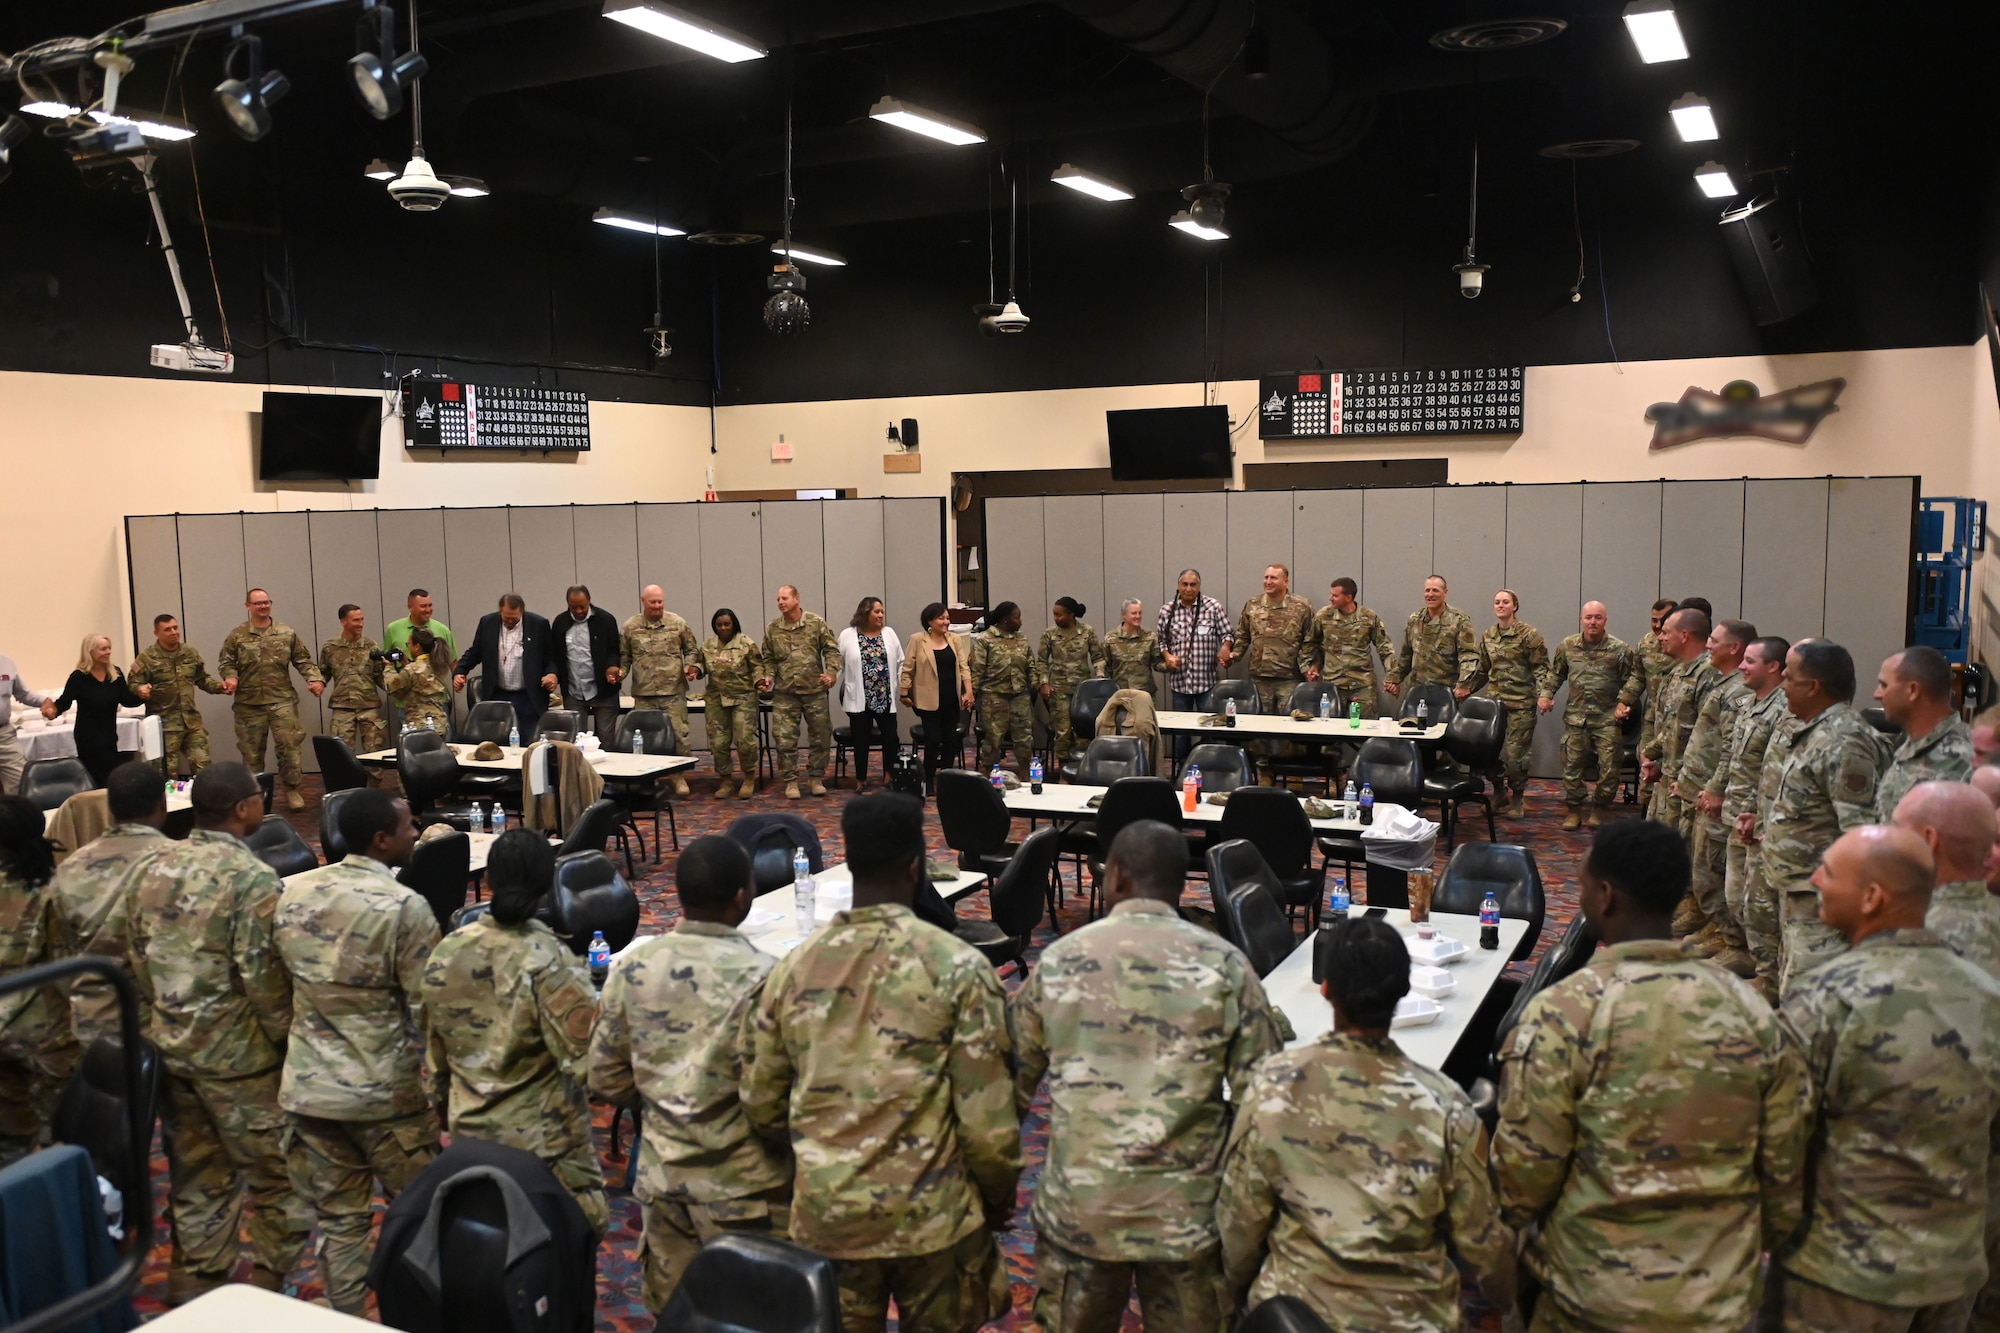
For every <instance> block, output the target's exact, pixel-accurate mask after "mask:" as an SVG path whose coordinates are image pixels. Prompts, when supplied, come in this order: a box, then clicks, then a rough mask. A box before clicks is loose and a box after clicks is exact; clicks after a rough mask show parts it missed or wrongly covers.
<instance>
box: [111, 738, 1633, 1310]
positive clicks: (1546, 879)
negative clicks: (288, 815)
mask: <svg viewBox="0 0 2000 1333" xmlns="http://www.w3.org/2000/svg"><path fill="white" fill-rule="evenodd" d="M308 782H309V783H310V784H313V786H312V789H311V790H308V792H307V793H306V795H307V797H308V802H309V807H308V810H307V812H306V813H305V814H303V815H299V816H294V817H293V818H292V822H293V823H294V824H295V825H296V826H297V827H298V829H299V832H300V833H301V834H302V835H303V836H304V837H305V838H306V840H307V841H308V842H310V843H312V844H313V845H314V847H315V848H317V847H318V834H319V829H318V814H317V809H318V800H317V795H318V793H317V779H314V778H308ZM692 785H693V787H694V795H693V796H692V798H690V799H689V800H686V801H683V802H680V803H678V804H677V806H676V812H677V822H678V825H679V831H680V837H681V840H682V841H683V842H686V841H687V840H688V839H690V838H694V837H698V836H700V835H702V834H704V833H720V832H721V831H722V830H723V829H724V828H726V827H727V826H728V824H729V822H730V821H731V820H733V819H735V818H736V817H737V816H738V815H741V814H745V813H750V812H753V811H758V810H771V809H779V808H784V809H789V810H792V811H794V812H796V813H799V814H802V815H804V816H806V817H807V818H809V819H811V820H812V821H813V822H814V824H815V825H816V826H817V827H818V829H819V833H820V838H821V842H822V844H823V847H824V850H825V853H826V858H827V860H828V861H829V862H832V861H836V860H839V859H841V857H842V855H843V852H842V845H841V837H840V807H841V805H842V804H843V803H844V801H845V800H846V799H848V798H849V797H850V796H851V794H852V793H851V789H850V788H851V784H849V783H843V784H842V785H841V787H839V788H837V789H836V790H835V792H834V793H833V794H832V795H831V796H828V797H824V798H817V799H813V798H808V799H806V800H802V801H796V802H793V801H787V800H785V799H784V798H783V796H782V794H780V793H781V791H782V789H781V788H778V787H776V785H775V784H773V783H770V782H768V781H767V782H766V783H765V787H766V790H765V791H764V792H763V793H761V794H760V795H758V796H757V797H756V798H755V799H753V800H750V801H736V800H730V801H718V800H716V799H715V798H714V788H715V783H714V780H713V778H712V777H706V776H696V777H695V778H694V779H692ZM1635 809H1636V808H1635V807H1632V806H1626V805H1620V806H1618V807H1617V810H1618V813H1619V815H1620V817H1630V816H1631V815H1632V814H1634V813H1635ZM1528 811H1529V813H1528V817H1527V818H1525V819H1522V820H1505V819H1503V820H1502V821H1501V822H1500V835H1501V838H1502V839H1503V840H1516V841H1519V842H1522V843H1524V844H1526V845H1527V846H1529V847H1530V848H1532V849H1533V851H1534V853H1535V857H1536V860H1537V862H1538V864H1539V865H1540V868H1541V872H1542V879H1543V883H1544V886H1545V888H1546V891H1547V895H1548V907H1549V919H1548V922H1547V924H1546V925H1545V927H1544V928H1543V931H1542V936H1541V945H1540V946H1539V947H1547V945H1548V944H1549V942H1550V941H1552V940H1554V939H1556V938H1558V937H1559V936H1560V935H1561V933H1562V930H1563V929H1564V927H1565V926H1566V925H1567V924H1568V922H1569V920H1570V918H1571V917H1572V916H1573V915H1574V913H1575V911H1576V889H1575V876H1576V870H1577V866H1578V864H1579V863H1580V860H1581V858H1582V855H1583V853H1584V851H1585V850H1586V849H1587V848H1588V846H1589V838H1588V830H1584V831H1581V832H1573V833H1565V832H1563V831H1562V830H1561V828H1560V827H1559V825H1560V822H1561V819H1562V806H1561V802H1560V797H1559V795H1558V793H1557V791H1556V789H1555V784H1553V783H1546V782H1538V783H1535V784H1534V785H1533V788H1532V789H1531V791H1530V794H1529V800H1528ZM925 822H926V827H927V830H928V833H929V837H930V842H931V845H932V847H933V848H934V849H935V851H936V853H937V854H939V855H943V854H945V852H946V848H945V843H944V837H943V833H942V831H941V830H940V828H939V826H938V823H937V818H936V816H935V814H931V815H929V816H927V818H926V821H925ZM1465 828H1466V832H1467V836H1469V837H1474V838H1476V837H1479V836H1482V835H1483V834H1484V831H1485V820H1484V818H1483V816H1482V817H1480V818H1478V819H1477V820H1476V821H1474V820H1471V819H1468V820H1467V822H1466V825H1465ZM650 832H651V830H650V828H648V829H647V833H648V839H649V844H650ZM648 850H649V853H650V850H651V849H650V845H649V849H648ZM1444 860H1445V856H1444V853H1443V850H1442V848H1440V851H1439V858H1438V866H1439V868H1440V869H1442V867H1443V864H1444ZM672 864H673V858H672V853H671V850H669V852H668V854H667V857H666V859H665V860H664V861H663V862H662V863H661V864H659V865H657V866H656V865H654V864H653V863H652V861H651V859H650V856H649V857H648V859H647V860H646V861H644V862H643V863H642V864H641V865H640V866H639V873H640V878H639V880H638V882H637V883H636V884H635V885H634V888H635V889H636V891H637V892H638V894H639V898H640V901H641V903H642V905H643V911H644V919H643V923H642V925H641V927H640V929H641V931H642V932H653V931H658V930H663V929H665V928H667V927H669V926H670V925H671V924H672V923H673V922H674V921H675V920H676V919H677V918H678V917H679V915H680V907H679V903H678V901H677V899H676V897H675V894H674V890H673V887H672V882H673V876H672ZM1074 873H1075V872H1074V867H1073V866H1072V867H1070V869H1069V870H1068V871H1066V882H1067V883H1068V887H1069V888H1070V890H1072V891H1071V892H1070V893H1068V894H1067V896H1066V899H1065V904H1064V906H1063V908H1062V910H1061V911H1060V912H1059V913H1058V916H1057V918H1056V920H1055V921H1054V922H1044V924H1043V926H1042V929H1041V930H1040V931H1038V932H1037V935H1036V946H1035V949H1034V950H1033V951H1031V954H1030V963H1031V964H1032V962H1033V959H1034V956H1035V954H1037V953H1039V950H1040V948H1041V947H1042V946H1044V945H1046V944H1047V943H1048V942H1049V941H1050V940H1052V939H1054V938H1055V937H1056V935H1057V934H1058V933H1059V932H1061V931H1067V930H1073V929H1075V928H1077V927H1078V926H1080V925H1082V924H1083V923H1084V921H1085V919H1086V918H1085V907H1086V903H1087V887H1088V886H1087V885H1085V886H1078V885H1076V884H1075V883H1074ZM1079 887H1081V889H1082V890H1083V891H1077V890H1079ZM1357 899H1360V900H1364V901H1365V888H1364V892H1363V893H1360V894H1357ZM1186 901H1187V903H1188V905H1190V906H1201V907H1205V906H1206V905H1207V903H1208V889H1207V886H1206V885H1205V884H1203V883H1201V882H1200V881H1196V882H1195V883H1194V886H1193V888H1192V889H1191V891H1190V893H1189V895H1188V897H1187V899H1186ZM958 908H959V911H960V913H961V915H965V916H978V915H983V914H984V912H985V911H986V904H985V899H984V897H983V896H978V895H975V896H974V897H972V898H968V899H966V900H964V901H963V902H961V903H959V904H958ZM1538 952H1539V948H1538ZM1533 961H1534V960H1533V959H1532V958H1531V959H1529V960H1527V961H1525V962H1523V963H1519V964H1516V965H1515V970H1516V971H1518V972H1520V973H1521V974H1522V975H1525V972H1526V969H1527V968H1528V967H1530V966H1532V963H1533ZM1003 981H1004V982H1005V983H1006V984H1007V986H1008V988H1009V989H1010V990H1011V989H1012V988H1013V987H1014V986H1015V985H1017V984H1019V979H1018V978H1016V977H1015V976H1014V975H1013V973H1012V969H1011V968H1010V969H1009V970H1008V972H1007V973H1006V974H1004V975H1003ZM626 1128H627V1131H628V1134H627V1136H626V1137H627V1138H628V1139H629V1128H630V1127H629V1124H628V1125H627V1126H626ZM596 1130H597V1141H598V1152H599V1154H600V1156H601V1157H602V1158H603V1160H604V1167H605V1179H606V1180H607V1181H608V1182H610V1183H611V1185H612V1195H611V1231H610V1234H609V1235H608V1236H607V1237H606V1239H605V1243H604V1246H603V1248H602V1250H601V1251H600V1254H599V1261H598V1302H597V1327H598V1329H599V1330H604V1331H607V1333H623V1331H625V1330H632V1331H634V1333H637V1331H638V1330H645V1329H650V1328H651V1327H652V1324H653V1321H652V1317H651V1316H650V1315H649V1314H647V1312H646V1308H645V1306H644V1304H643V1303H642V1301H641V1299H640V1283H639V1266H638V1262H637V1257H638V1241H639V1220H638V1219H639V1210H638V1204H637V1202H636V1201H635V1200H634V1199H633V1198H632V1197H631V1196H630V1195H629V1194H628V1193H627V1192H626V1191H625V1190H624V1188H623V1183H624V1179H625V1171H626V1157H625V1153H627V1152H629V1151H630V1147H629V1143H628V1142H621V1144H620V1152H619V1154H618V1155H617V1156H613V1155H612V1153H611V1144H610V1113H609V1110H608V1109H604V1108H600V1110H599V1113H598V1115H597V1122H596ZM1047 1142H1048V1120H1047V1103H1046V1098H1045V1097H1043V1098H1038V1099H1037V1103H1036V1105H1035V1107H1034V1109H1033V1110H1032V1111H1031V1113H1030V1115H1029V1117H1028V1121H1027V1123H1026V1125H1024V1126H1023V1131H1022V1148H1023V1154H1024V1157H1025V1159H1026V1162H1027V1169H1026V1170H1025V1171H1024V1172H1023V1173H1022V1177H1021V1186H1020V1193H1019V1197H1018V1202H1017V1205H1016V1213H1015V1221H1014V1225H1013V1227H1012V1229H1011V1230H1010V1231H1009V1232H1008V1234H1007V1235H1006V1237H1004V1238H1003V1249H1004V1250H1005V1252H1006V1254H1007V1258H1008V1262H1009V1266H1010V1269H1011V1271H1012V1274H1013V1288H1014V1311H1013V1313H1012V1314H1011V1315H1009V1316H1008V1317H1007V1318H1006V1319H1004V1320H1002V1321H1001V1322H1000V1323H998V1324H996V1325H994V1327H996V1328H1001V1329H1009V1330H1016V1329H1033V1328H1036V1327H1038V1326H1037V1325H1036V1324H1035V1322H1034V1320H1033V1318H1032V1316H1031V1314H1030V1311H1029V1307H1030V1303H1031V1302H1032V1300H1033V1297H1034V1229H1033V1227H1032V1225H1031V1224H1030V1222H1029V1220H1028V1202H1029V1199H1030V1198H1031V1197H1032V1193H1033V1190H1034V1187H1035V1181H1036V1178H1037V1176H1038V1175H1039V1173H1040V1171H1041V1167H1042V1162H1043V1159H1044V1155H1045V1151H1046V1148H1047ZM165 1171H166V1162H165V1159H164V1157H162V1156H159V1155H158V1154H157V1152H156V1155H155V1159H154V1176H155V1186H156V1193H157V1205H158V1207H159V1208H160V1212H159V1213H158V1214H157V1216H159V1217H161V1218H162V1219H164V1217H165V1212H164V1208H165V1184H166V1181H165ZM158 1240H159V1243H158V1244H157V1245H156V1246H155V1248H154V1251H153V1254H152V1258H151V1260H150V1262H149V1263H148V1264H147V1267H146V1272H145V1276H144V1279H143V1282H142V1285H141V1288H140V1295H139V1298H138V1307H139V1310H140V1314H141V1317H142V1318H151V1317H153V1316H156V1315H158V1314H159V1313H161V1312H162V1310H163V1309H164V1308H165V1307H164V1305H163V1304H162V1298H163V1297H164V1295H165V1290H166V1271H167V1261H168V1252H169V1247H168V1244H167V1239H166V1235H165V1228H164V1221H163V1222H162V1225H161V1228H160V1231H159V1235H158ZM247 1267H248V1259H247V1257H246V1259H245V1260H244V1269H243V1271H244V1272H247ZM289 1289H290V1290H292V1291H293V1292H294V1294H296V1295H298V1296H301V1297H303V1298H305V1299H308V1300H317V1299H319V1298H320V1297H321V1295H322V1289H321V1284H320V1279H319V1275H318V1272H317V1270H316V1269H315V1268H314V1267H313V1265H312V1262H311V1258H310V1256H308V1258H307V1260H306V1262H305V1264H304V1265H303V1266H301V1267H300V1268H299V1269H298V1271H296V1272H294V1273H293V1274H292V1275H291V1278H290V1287H289ZM1467 1322H1468V1327H1470V1328H1473V1329H1479V1330H1495V1329H1498V1328H1499V1318H1498V1316H1497V1315H1496V1314H1495V1313H1494V1312H1493V1311H1491V1310H1490V1309H1487V1308H1485V1307H1484V1306H1483V1305H1481V1304H1480V1303H1479V1302H1478V1301H1477V1299H1476V1298H1475V1297H1474V1296H1472V1295H1471V1293H1470V1290H1469V1289H1468V1296H1467ZM1140 1327H1141V1324H1140V1321H1139V1315H1138V1310H1137V1308H1136V1306H1135V1307H1134V1308H1133V1309H1132V1310H1130V1311H1128V1312H1127V1315H1126V1318H1125V1329H1126V1330H1128V1333H1130V1331H1133V1330H1138V1329H1139V1328H1140Z"/></svg>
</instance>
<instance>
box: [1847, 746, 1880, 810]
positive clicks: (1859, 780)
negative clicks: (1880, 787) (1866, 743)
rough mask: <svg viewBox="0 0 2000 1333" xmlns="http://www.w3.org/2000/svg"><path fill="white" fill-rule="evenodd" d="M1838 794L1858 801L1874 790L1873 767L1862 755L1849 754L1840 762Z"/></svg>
mask: <svg viewBox="0 0 2000 1333" xmlns="http://www.w3.org/2000/svg"><path fill="white" fill-rule="evenodd" d="M1838 781H1839V784H1840V794H1841V795H1842V796H1845V797H1848V798H1849V799H1850V800H1860V799H1861V798H1863V797H1866V796H1868V795H1869V794H1870V793H1872V792H1873V791H1874V790H1875V765H1874V763H1873V761H1871V760H1870V759H1868V758H1867V757H1866V756H1864V755H1858V754H1850V755H1848V756H1847V757H1846V758H1845V759H1842V760H1841V761H1840V775H1839V778H1838Z"/></svg>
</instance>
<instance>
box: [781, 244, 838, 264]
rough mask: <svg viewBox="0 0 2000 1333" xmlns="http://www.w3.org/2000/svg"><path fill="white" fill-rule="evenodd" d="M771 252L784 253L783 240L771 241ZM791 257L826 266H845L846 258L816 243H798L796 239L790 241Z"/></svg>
mask: <svg viewBox="0 0 2000 1333" xmlns="http://www.w3.org/2000/svg"><path fill="white" fill-rule="evenodd" d="M771 253H772V254H774V255H782V254H784V253H785V243H784V242H783V241H772V242H771ZM792 258H794V259H800V260H804V261H805V262H806V263H808V264H825V265H826V266H827V267H828V268H846V267H847V260H846V259H845V258H843V257H842V256H840V255H837V254H835V253H834V252H833V251H831V250H828V249H826V248H825V247H823V246H818V245H800V244H799V243H798V242H797V241H793V242H792Z"/></svg>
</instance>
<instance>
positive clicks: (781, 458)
mask: <svg viewBox="0 0 2000 1333" xmlns="http://www.w3.org/2000/svg"><path fill="white" fill-rule="evenodd" d="M771 461H772V462H773V463H789V462H791V461H792V446H791V445H789V444H786V443H785V437H784V436H782V435H780V436H779V437H778V442H777V443H776V444H774V445H772V446H771Z"/></svg>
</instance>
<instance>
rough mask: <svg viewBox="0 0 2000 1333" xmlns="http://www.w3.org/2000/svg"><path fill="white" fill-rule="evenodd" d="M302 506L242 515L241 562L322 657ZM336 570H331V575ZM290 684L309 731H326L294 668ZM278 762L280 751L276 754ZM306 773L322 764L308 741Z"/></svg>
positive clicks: (284, 618)
mask: <svg viewBox="0 0 2000 1333" xmlns="http://www.w3.org/2000/svg"><path fill="white" fill-rule="evenodd" d="M308 522H309V520H308V518H307V515H306V513H305V511H303V510H299V511H295V512H292V513H282V514H245V515H244V516H243V564H244V567H245V569H247V570H248V571H249V574H250V581H251V582H253V583H257V584H261V585H262V586H263V588H264V589H265V591H267V592H269V593H270V594H271V601H272V610H273V612H274V614H276V616H277V617H278V619H279V620H281V621H283V622H284V623H285V624H287V625H290V626H291V627H292V629H293V630H294V631H296V632H297V634H298V636H299V637H300V638H301V639H303V640H305V645H306V651H307V652H309V653H311V654H312V655H313V657H314V659H315V660H317V659H318V657H319V645H320V642H321V640H320V636H319V634H318V624H317V621H318V606H317V602H318V599H317V597H316V596H315V595H314V590H313V583H314V579H315V575H316V574H317V571H316V570H315V569H314V567H313V561H312V534H311V532H310V530H309V528H308ZM331 572H332V571H329V573H331ZM292 688H293V689H294V690H296V691H297V692H298V696H299V721H300V722H302V723H303V724H304V725H305V729H306V735H307V736H312V735H315V734H317V733H319V732H322V731H324V730H326V716H325V714H324V712H323V711H322V707H321V704H320V702H319V700H317V699H315V698H313V697H312V695H311V694H309V693H307V692H306V682H305V680H304V678H303V677H301V676H300V675H299V674H298V673H297V672H296V671H294V672H293V673H292ZM272 758H273V759H274V760H275V758H276V754H275V752H273V754H272ZM301 761H302V762H303V763H304V765H305V769H306V771H307V772H308V773H317V772H318V771H319V764H318V762H317V757H316V756H315V755H314V754H313V752H312V746H311V744H310V743H308V744H307V746H306V749H305V752H304V754H303V756H302V760H301Z"/></svg>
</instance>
